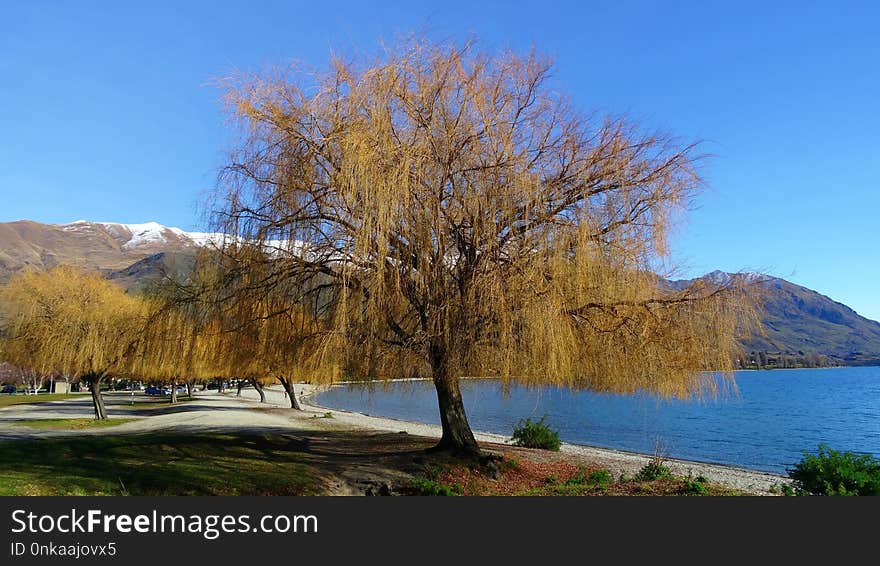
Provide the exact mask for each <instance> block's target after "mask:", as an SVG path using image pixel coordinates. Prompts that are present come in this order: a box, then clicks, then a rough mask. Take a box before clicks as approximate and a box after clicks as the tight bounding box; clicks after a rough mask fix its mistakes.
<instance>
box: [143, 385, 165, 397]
mask: <svg viewBox="0 0 880 566" xmlns="http://www.w3.org/2000/svg"><path fill="white" fill-rule="evenodd" d="M144 393H146V394H147V395H162V390H161V389H159V388H158V387H156V386H155V385H151V386H149V387H147V388H146V389H144Z"/></svg>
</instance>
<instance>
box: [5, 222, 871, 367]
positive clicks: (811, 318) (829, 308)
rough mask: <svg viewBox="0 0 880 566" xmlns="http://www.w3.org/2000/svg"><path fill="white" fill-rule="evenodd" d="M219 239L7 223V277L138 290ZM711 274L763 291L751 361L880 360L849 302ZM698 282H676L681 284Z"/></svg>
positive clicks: (112, 226) (158, 228)
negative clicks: (29, 275)
mask: <svg viewBox="0 0 880 566" xmlns="http://www.w3.org/2000/svg"><path fill="white" fill-rule="evenodd" d="M217 241H219V236H218V235H217V234H211V233H205V232H186V231H183V230H181V229H179V228H171V227H167V226H163V225H161V224H158V223H155V222H147V223H145V224H120V223H116V222H87V221H84V220H80V221H77V222H73V223H71V224H40V223H38V222H31V221H27V220H22V221H18V222H9V223H0V282H3V281H4V280H5V279H8V277H9V276H10V275H12V274H14V273H16V272H17V271H20V270H21V269H25V268H27V267H36V268H49V267H52V266H54V265H58V264H72V265H78V266H82V267H85V268H90V269H97V270H100V271H102V272H104V273H105V274H106V275H107V277H108V278H110V279H113V280H115V281H118V282H119V283H120V284H122V285H123V286H125V287H126V288H129V289H132V288H134V289H138V288H142V287H144V286H145V285H147V284H148V283H149V282H150V281H152V280H155V279H158V278H159V277H161V276H162V274H164V273H176V274H185V273H188V272H189V270H191V269H192V265H193V261H194V257H195V253H196V251H197V250H198V249H199V247H200V246H204V245H210V244H212V243H215V242H217ZM703 277H704V278H707V279H708V280H710V281H711V282H713V283H716V284H724V283H727V282H729V281H730V280H731V279H732V278H740V279H742V280H744V281H746V282H748V283H752V284H754V285H755V286H756V288H758V289H759V290H760V291H761V293H762V296H763V298H764V312H763V316H762V319H763V323H764V324H763V326H764V329H763V332H762V333H757V334H755V335H754V336H752V337H751V338H750V339H748V340H746V341H744V342H743V343H742V346H743V349H744V350H745V352H746V354H747V355H746V359H745V360H743V365H744V366H748V367H754V366H765V367H790V366H798V365H838V364H840V365H867V364H878V365H880V323H878V322H875V321H873V320H868V319H866V318H864V317H862V316H860V315H859V314H858V313H856V312H855V311H854V310H852V309H851V308H849V307H847V306H846V305H844V304H841V303H838V302H836V301H834V300H832V299H830V298H828V297H826V296H824V295H821V294H819V293H817V292H815V291H812V290H810V289H808V288H806V287H802V286H800V285H796V284H794V283H792V282H790V281H786V280H784V279H780V278H777V277H770V276H767V275H762V274H758V273H725V272H722V271H713V272H712V273H708V274H706V275H704V276H703ZM692 282H693V280H678V281H669V282H668V284H669V286H670V287H671V288H673V289H680V288H683V287H684V286H686V285H689V284H690V283H692ZM752 360H754V362H753V361H752Z"/></svg>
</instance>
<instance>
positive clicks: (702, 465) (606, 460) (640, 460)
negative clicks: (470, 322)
mask: <svg viewBox="0 0 880 566" xmlns="http://www.w3.org/2000/svg"><path fill="white" fill-rule="evenodd" d="M408 381H413V380H408ZM349 383H350V382H336V383H333V384H327V385H313V384H307V383H298V384H297V386H298V387H299V388H301V391H300V395H299V398H300V402H301V404H302V406H303V408H304V409H306V410H312V411H316V412H326V411H332V412H333V414H334V417H336V416H337V415H340V416H344V417H345V418H344V419H341V420H344V421H346V423H347V424H349V425H352V426H358V427H361V428H366V429H373V430H378V431H383V432H406V433H408V434H413V435H417V436H424V437H430V438H439V437H440V436H441V432H442V429H441V428H440V426H439V425H432V424H426V423H419V422H415V421H406V420H401V419H395V418H391V417H382V416H375V415H368V414H365V413H358V412H353V411H347V410H343V409H335V408H333V407H324V406H322V405H319V404H317V403H316V402H315V401H314V397H315V396H316V395H318V394H319V393H322V392H324V391H326V390H328V389H330V388H331V387H337V386H343V385H347V384H349ZM474 436H475V437H476V439H477V441H478V442H480V443H490V444H497V445H501V446H511V447H512V446H513V445H512V444H510V443H509V442H510V437H509V436H505V435H501V434H497V433H492V432H485V431H476V430H475V431H474ZM559 451H560V453H562V454H569V455H572V456H575V457H578V458H584V459H589V460H591V461H593V462H595V463H596V464H598V465H601V466H602V467H604V468H607V469H608V470H609V471H611V472H612V473H613V474H614V475H618V476H619V475H620V474H629V475H631V474H635V473H636V472H638V471H639V470H640V469H641V468H642V467H644V466H645V465H646V464H648V463H649V462H650V461H651V460H652V458H653V456H652V455H650V454H642V453H638V452H629V451H625V450H617V449H614V448H603V447H599V446H589V445H584V444H571V443H568V442H563V444H562V446H561V447H560V450H559ZM664 465H666V466H667V467H668V468H669V469H670V470H671V471H672V472H673V473H674V474H676V475H682V476H687V475H694V476H699V475H702V476H705V477H706V478H707V479H709V480H710V481H713V482H717V483H721V484H724V485H728V486H730V487H734V488H738V489H742V490H745V491H750V492H753V493H755V494H756V495H758V494H769V493H770V490H771V489H772V488H774V487H778V486H779V485H780V484H783V483H789V482H790V481H791V479H790V478H788V477H786V476H782V475H779V474H774V473H771V472H764V471H761V470H750V469H747V468H740V467H736V466H729V465H725V464H713V463H710V462H699V461H695V460H680V459H676V458H664Z"/></svg>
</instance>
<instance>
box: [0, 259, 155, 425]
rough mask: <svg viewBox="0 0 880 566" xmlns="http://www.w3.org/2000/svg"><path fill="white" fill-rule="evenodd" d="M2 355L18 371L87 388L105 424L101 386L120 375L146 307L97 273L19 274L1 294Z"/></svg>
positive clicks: (61, 270) (54, 271)
mask: <svg viewBox="0 0 880 566" xmlns="http://www.w3.org/2000/svg"><path fill="white" fill-rule="evenodd" d="M0 308H2V309H3V312H2V313H0V319H4V320H6V321H7V322H6V330H5V333H4V338H3V342H4V344H3V352H4V356H5V357H6V359H7V360H8V361H9V362H10V363H12V364H14V365H17V366H19V367H23V368H28V369H29V370H31V371H34V372H37V373H39V374H42V375H48V374H53V373H54V374H62V375H69V376H71V377H73V378H74V379H79V380H81V381H83V382H84V383H86V384H87V385H88V387H89V390H90V391H91V393H92V403H93V405H94V409H95V418H96V419H105V418H107V410H106V408H105V405H104V399H103V397H102V396H101V383H102V382H103V380H104V379H105V378H107V377H108V376H109V375H111V374H123V373H125V371H126V364H127V363H128V358H129V356H130V355H131V354H132V352H133V350H134V347H135V344H136V343H137V342H138V340H139V338H140V336H141V331H142V329H143V327H144V323H145V320H146V315H147V312H148V309H147V303H146V302H145V301H143V300H141V299H139V298H137V297H133V296H130V295H127V294H126V293H125V291H124V290H123V289H122V288H121V287H119V286H118V285H116V284H114V283H112V282H110V281H107V280H106V279H104V278H103V277H101V276H100V275H99V274H97V273H92V272H87V271H83V270H80V269H77V268H73V267H64V266H62V267H56V268H54V269H52V270H50V271H48V272H36V271H31V272H24V273H21V274H19V275H17V276H16V277H14V278H13V279H12V280H10V281H9V283H7V285H6V286H5V287H4V288H3V289H2V292H0Z"/></svg>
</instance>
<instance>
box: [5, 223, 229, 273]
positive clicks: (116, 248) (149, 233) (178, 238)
mask: <svg viewBox="0 0 880 566" xmlns="http://www.w3.org/2000/svg"><path fill="white" fill-rule="evenodd" d="M221 241H222V235H220V234H212V233H208V232H187V231H185V230H181V229H180V228H174V227H169V226H164V225H162V224H159V223H157V222H145V223H142V224H125V223H120V222H89V221H86V220H79V221H76V222H71V223H69V224H42V223H39V222H32V221H29V220H20V221H18V222H7V223H0V281H2V280H4V279H5V278H6V277H8V276H9V275H10V274H12V273H15V272H17V271H19V270H21V269H24V268H26V267H37V268H49V267H52V266H54V265H59V264H68V265H78V266H81V267H85V268H90V269H98V270H102V271H113V270H120V269H124V268H127V267H129V266H130V265H132V264H134V263H136V262H138V261H141V260H143V259H144V258H147V257H149V256H152V255H155V254H159V253H182V254H187V255H194V252H195V251H196V250H197V249H198V248H199V247H200V246H206V245H212V244H216V243H218V242H221Z"/></svg>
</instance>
